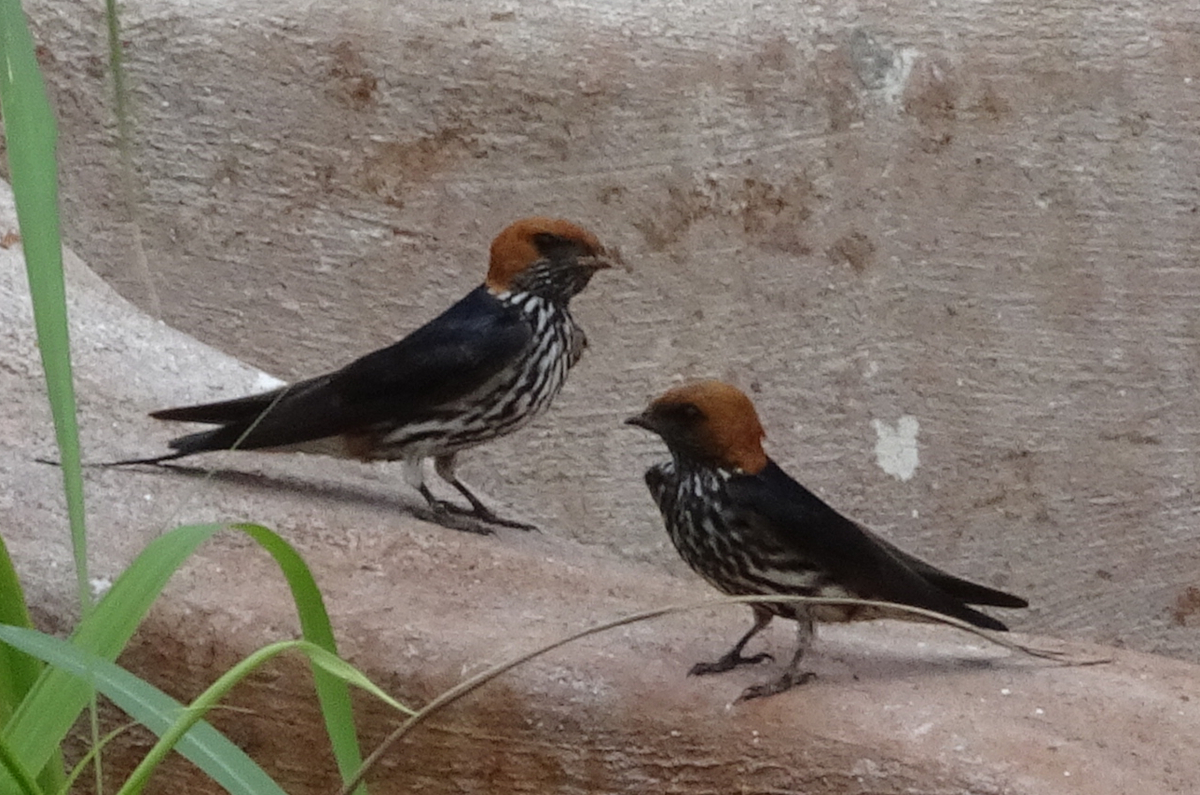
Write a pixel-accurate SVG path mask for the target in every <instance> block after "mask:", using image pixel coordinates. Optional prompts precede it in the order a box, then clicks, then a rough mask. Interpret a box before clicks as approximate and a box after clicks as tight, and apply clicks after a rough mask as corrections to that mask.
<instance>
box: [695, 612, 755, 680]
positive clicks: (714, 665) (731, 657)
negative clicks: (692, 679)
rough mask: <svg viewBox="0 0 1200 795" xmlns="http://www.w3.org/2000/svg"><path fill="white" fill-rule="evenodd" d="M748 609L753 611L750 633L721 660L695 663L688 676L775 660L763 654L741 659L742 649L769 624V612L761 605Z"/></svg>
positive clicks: (716, 672)
mask: <svg viewBox="0 0 1200 795" xmlns="http://www.w3.org/2000/svg"><path fill="white" fill-rule="evenodd" d="M750 609H751V610H753V611H754V626H752V627H750V631H749V632H747V633H746V634H745V635H743V636H742V639H741V640H739V641H738V642H737V645H736V646H734V647H733V648H732V649H730V650H729V651H727V652H725V655H724V656H723V657H721V659H719V660H716V661H715V662H707V663H704V662H702V663H696V664H695V665H693V666H692V670H690V671H688V676H705V675H707V674H720V673H724V672H725V671H732V670H733V669H734V668H737V667H738V666H739V665H756V664H758V663H760V662H763V661H764V660H773V659H775V658H774V657H772V656H771V655H769V654H767V653H766V652H765V651H764V652H759V653H758V654H755V655H754V656H752V657H743V656H742V649H744V648H746V644H747V643H748V642H749V641H750V639H751V638H753V637H754V636H755V635H757V634H758V633H759V632H761V631H762V630H763V628H764V627H766V626H767V624H770V623H771V617H772V614H771V611H770V610H768V609H766V608H765V607H763V606H762V605H750Z"/></svg>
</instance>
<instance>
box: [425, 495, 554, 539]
mask: <svg viewBox="0 0 1200 795" xmlns="http://www.w3.org/2000/svg"><path fill="white" fill-rule="evenodd" d="M430 507H432V508H433V511H434V513H437V514H442V515H445V516H464V517H469V518H472V519H477V520H479V521H480V522H482V523H484V524H492V525H497V526H499V527H512V528H514V529H516V530H537V529H538V528H537V525H532V524H529V523H528V522H518V521H516V520H515V519H505V518H504V517H502V516H497V515H496V514H495V513H493V512H492V511H491V510H489V509H487V508H464V507H462V506H461V505H455V504H454V503H452V502H449V501H447V500H435V501H434V502H432V503H430ZM491 532H492V531H491V530H485V531H484V533H485V534H490V533H491Z"/></svg>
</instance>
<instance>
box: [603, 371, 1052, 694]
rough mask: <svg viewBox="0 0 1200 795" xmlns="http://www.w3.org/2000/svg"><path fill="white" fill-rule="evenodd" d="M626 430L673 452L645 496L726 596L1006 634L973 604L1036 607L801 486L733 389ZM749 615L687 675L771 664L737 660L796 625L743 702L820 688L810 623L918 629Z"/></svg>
mask: <svg viewBox="0 0 1200 795" xmlns="http://www.w3.org/2000/svg"><path fill="white" fill-rule="evenodd" d="M626 423H628V424H630V425H634V426H638V427H641V428H645V429H646V430H649V431H652V432H653V433H655V434H658V435H659V436H660V437H662V440H663V441H664V442H665V443H666V445H667V448H668V449H669V451H670V453H671V460H669V461H665V462H662V463H658V464H655V465H654V466H651V467H650V468H649V469H648V470H647V471H646V473H645V480H646V485H647V487H648V488H649V490H650V494H651V496H652V497H653V498H654V501H655V503H657V505H658V508H659V511H660V512H661V513H662V518H663V523H664V524H665V525H666V529H667V534H668V535H669V536H670V537H671V541H672V542H673V543H674V545H675V549H676V550H678V552H679V554H680V556H681V557H682V558H683V559H684V560H685V561H686V562H687V563H688V565H690V566H691V568H692V569H693V570H694V571H695V572H696V573H698V574H699V575H700V576H701V577H703V578H704V579H705V580H706V581H708V583H709V584H710V585H712V586H714V587H716V588H717V589H718V590H720V591H722V592H724V593H726V594H729V595H731V596H745V595H762V596H772V595H776V594H789V595H798V596H823V597H841V598H858V599H870V600H876V601H884V602H892V603H898V604H901V605H910V606H913V607H919V608H924V609H926V610H931V611H934V612H936V613H940V614H942V615H945V616H951V617H953V618H957V619H961V620H963V621H966V622H968V623H970V624H973V625H974V626H977V627H981V628H984V629H990V630H997V631H1004V630H1007V629H1008V628H1007V627H1006V626H1005V625H1004V624H1003V623H1002V622H1001V621H999V620H997V619H995V618H992V617H991V616H989V615H986V614H985V613H982V612H980V611H978V610H975V609H974V608H973V607H971V606H970V605H989V606H994V607H1009V608H1021V607H1028V605H1029V603H1028V602H1027V601H1026V600H1025V599H1022V598H1021V597H1019V596H1014V595H1013V594H1009V593H1005V592H1004V591H999V590H996V589H993V588H989V587H987V586H984V585H978V584H976V583H973V582H970V581H968V580H964V579H961V578H959V577H956V576H954V575H953V574H949V573H948V572H945V571H942V570H941V569H939V568H937V567H935V566H933V565H932V564H930V563H926V562H925V561H923V560H921V559H919V558H917V557H915V556H913V555H910V554H908V553H907V552H904V551H903V550H901V549H899V548H898V547H896V546H895V545H893V544H891V543H890V542H888V541H887V540H885V539H883V538H881V537H880V536H878V535H876V534H875V533H873V532H871V531H870V530H869V529H867V528H866V527H864V526H863V525H862V524H859V523H858V522H856V521H854V520H852V519H848V518H846V517H845V516H843V515H842V514H840V513H839V512H838V511H836V510H835V509H834V508H832V507H830V506H829V505H828V504H826V503H825V502H824V501H823V500H821V498H820V497H818V496H817V495H815V494H813V493H812V492H811V491H809V490H808V489H806V488H805V487H804V486H802V485H800V484H799V483H797V482H796V481H795V480H793V479H792V478H791V477H790V476H789V475H788V474H787V473H786V472H784V471H783V470H782V469H781V468H780V467H779V465H778V464H776V463H775V462H774V461H772V460H771V459H770V458H769V457H768V456H767V454H766V452H765V451H764V449H763V440H764V439H765V437H766V433H765V431H764V430H763V427H762V424H761V423H760V422H759V419H758V413H757V412H756V411H755V409H754V404H753V403H752V402H751V400H750V398H749V397H747V396H746V394H745V393H744V392H742V391H741V390H740V389H738V388H737V387H735V386H732V385H730V384H727V383H724V382H721V381H711V380H710V381H699V382H695V383H690V384H685V385H683V386H679V387H676V388H674V389H671V390H669V391H667V392H665V393H663V394H662V395H660V396H659V397H657V398H655V399H654V400H652V401H651V402H650V404H649V405H648V406H647V407H646V409H645V410H644V411H642V412H641V413H639V414H636V415H634V416H632V417H630V418H628V419H627V420H626ZM751 609H752V610H753V611H754V625H753V626H752V627H751V628H750V631H749V632H747V633H746V634H745V635H744V636H743V637H742V638H741V640H739V641H738V642H737V643H736V644H735V645H734V647H733V648H732V649H730V650H729V652H727V653H726V654H725V655H724V656H722V657H721V658H720V659H718V660H716V661H715V662H702V663H697V664H696V665H695V666H693V667H692V669H691V671H690V672H689V673H690V674H691V675H697V676H699V675H705V674H715V673H721V672H723V671H728V670H731V669H733V668H736V667H737V666H740V665H751V664H757V663H761V662H763V661H765V660H769V659H771V657H770V655H769V654H766V653H759V654H755V655H748V656H747V655H743V653H742V652H743V650H744V649H745V647H746V644H747V643H748V642H749V641H750V639H751V638H753V637H754V636H755V635H757V634H758V633H759V632H761V631H762V630H763V629H764V628H765V627H766V626H767V625H768V624H769V623H770V622H771V620H772V618H774V617H775V616H779V617H781V618H787V619H792V620H794V621H795V622H796V627H797V648H796V651H795V653H794V655H793V657H792V660H791V662H790V664H789V665H788V666H787V668H786V670H785V671H784V673H783V675H782V676H780V677H779V678H778V679H777V680H775V681H773V682H767V683H764V684H760V685H754V686H752V687H749V688H747V689H746V690H745V692H743V693H742V694H741V696H740V698H739V699H738V700H739V701H744V700H747V699H752V698H761V697H764V696H770V695H774V694H777V693H782V692H784V691H786V690H789V689H791V688H793V687H796V686H798V685H802V684H804V683H805V682H807V681H809V680H811V679H813V678H814V677H815V674H813V673H812V672H810V671H804V670H801V667H800V665H801V660H802V659H803V657H804V654H805V652H806V651H808V649H809V647H810V646H811V644H812V642H813V640H814V639H815V631H816V627H815V624H814V622H815V621H818V620H819V621H823V622H841V621H854V620H864V619H870V618H909V619H912V615H911V614H904V613H901V612H900V611H889V610H883V609H878V608H869V607H866V606H857V605H856V606H843V605H830V606H824V605H822V606H814V605H805V604H801V603H797V602H791V603H787V602H780V603H754V604H752V605H751Z"/></svg>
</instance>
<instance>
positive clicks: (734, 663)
mask: <svg viewBox="0 0 1200 795" xmlns="http://www.w3.org/2000/svg"><path fill="white" fill-rule="evenodd" d="M774 659H775V658H774V657H772V656H771V655H769V654H767V653H766V652H765V651H764V652H760V653H758V654H755V655H753V656H751V657H743V656H742V655H741V653H740V652H737V651H731V652H729V653H728V654H726V655H725V656H724V657H722V658H721V659H719V660H717V661H715V662H707V663H703V662H702V663H696V664H695V665H693V666H692V670H690V671H688V676H707V675H708V674H721V673H725V672H726V671H732V670H733V669H734V668H737V667H738V666H739V665H758V664H759V663H760V662H766V661H767V660H772V661H773V660H774Z"/></svg>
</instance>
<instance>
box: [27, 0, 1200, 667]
mask: <svg viewBox="0 0 1200 795" xmlns="http://www.w3.org/2000/svg"><path fill="white" fill-rule="evenodd" d="M99 9H100V6H90V7H88V8H82V7H79V6H78V5H77V4H71V3H65V2H61V0H42V1H41V2H34V3H31V4H30V6H29V11H30V14H31V18H32V20H33V23H34V26H35V30H36V36H37V39H38V41H39V42H40V45H41V50H40V52H41V57H42V61H43V65H44V66H45V68H46V71H47V75H48V79H49V81H50V84H51V89H52V93H53V99H54V102H55V104H56V106H57V108H58V110H59V113H60V117H61V133H62V143H61V150H62V158H63V187H64V209H65V211H66V215H67V224H68V235H69V242H70V243H71V244H72V245H73V246H74V247H75V248H76V249H77V250H78V251H79V252H80V253H82V254H83V255H84V256H85V258H87V259H88V260H89V261H90V262H91V264H93V265H94V266H95V267H96V268H97V270H98V271H99V272H100V273H101V274H102V275H103V276H104V277H106V278H107V279H108V280H109V281H110V282H111V283H112V284H113V285H114V286H116V287H117V289H118V290H119V291H120V292H122V293H123V294H124V295H125V296H127V297H129V298H131V299H133V300H134V301H136V302H138V303H139V304H140V305H142V306H143V307H145V308H148V309H149V310H151V311H154V312H160V313H161V316H162V317H163V318H164V319H165V320H167V321H168V322H169V323H171V324H173V325H175V326H177V327H179V328H181V329H183V330H186V331H187V332H189V333H191V334H194V335H195V336H197V337H199V338H200V339H202V340H204V341H206V342H209V343H211V344H213V345H215V346H217V347H219V348H221V349H223V350H225V351H227V352H229V353H232V354H234V355H236V356H238V357H241V358H243V359H245V360H247V361H249V362H251V363H253V364H255V365H258V366H260V367H263V368H266V369H268V370H270V371H273V372H274V373H276V374H277V375H280V376H282V377H287V378H291V377H297V376H302V375H310V374H314V373H316V372H319V371H321V370H323V369H325V368H327V367H329V366H332V365H336V364H340V363H343V362H345V361H347V360H349V359H350V358H353V357H354V356H357V355H359V354H361V353H363V352H366V351H368V350H370V349H372V348H373V347H376V346H379V345H381V344H384V343H387V342H389V341H391V340H393V339H395V338H396V337H398V336H399V335H401V334H403V333H405V332H407V331H408V330H410V329H412V328H414V327H415V326H416V325H418V324H419V323H420V322H422V321H424V320H426V319H428V318H429V317H432V316H433V315H434V314H436V313H437V312H438V311H440V309H441V308H443V307H444V306H446V305H447V304H448V303H449V302H450V301H451V300H453V299H454V298H455V297H456V296H458V295H460V294H461V293H463V292H465V291H466V290H467V289H469V288H470V287H472V286H474V285H475V284H476V283H478V281H479V280H480V278H481V275H482V272H483V268H484V267H485V251H486V245H487V243H488V241H489V239H490V237H491V236H492V235H493V234H494V233H495V232H496V231H497V230H498V229H499V228H500V227H502V226H503V225H504V224H505V223H507V222H508V221H509V220H512V219H513V218H514V217H518V216H521V215H527V214H532V213H552V214H556V215H562V216H566V217H569V218H572V219H576V220H578V221H580V222H582V223H584V224H585V225H587V226H589V227H590V228H592V229H593V230H594V231H596V232H597V234H599V235H600V237H601V238H602V239H603V240H604V241H605V242H607V243H610V244H614V245H618V246H619V247H620V248H621V249H622V250H623V252H624V255H625V258H626V259H627V260H628V261H629V262H630V263H631V265H632V270H631V271H630V272H628V273H612V274H602V275H601V277H599V278H598V279H597V280H596V281H595V282H594V285H593V287H592V288H591V289H589V291H588V292H587V293H585V294H584V295H583V296H581V298H580V299H579V300H578V316H579V319H580V321H581V323H582V324H583V325H585V326H586V328H587V329H588V332H589V335H590V336H591V339H592V343H593V344H592V347H591V349H590V350H589V352H588V355H587V356H586V357H585V359H584V361H583V363H582V364H581V365H580V367H579V368H578V369H577V371H576V373H575V375H574V376H573V380H572V381H571V382H570V383H569V384H568V387H567V389H566V391H565V393H564V394H563V395H562V397H561V398H560V400H559V402H558V403H557V405H556V406H555V408H554V409H553V410H552V412H551V414H550V415H549V416H548V417H546V418H545V419H544V420H543V421H541V422H540V423H538V425H537V426H536V427H534V428H531V429H527V430H525V431H523V432H522V433H521V434H519V435H517V436H515V437H513V438H511V439H510V440H507V441H504V442H502V443H498V444H495V445H493V446H491V447H490V448H487V449H485V450H481V451H479V452H478V453H476V454H472V455H469V456H468V461H467V465H466V466H465V467H464V472H465V475H466V477H467V479H468V480H470V481H473V482H475V483H478V484H480V485H481V486H483V487H484V489H485V490H486V491H488V492H489V493H490V494H492V495H493V496H494V497H495V498H497V499H498V500H500V501H501V502H502V503H505V504H507V505H509V506H511V510H513V511H515V512H518V513H520V514H522V515H524V516H527V517H529V518H531V519H533V520H535V521H537V522H539V523H541V524H542V525H543V526H545V527H547V528H548V531H549V532H550V533H553V534H556V535H564V536H571V537H575V538H577V539H580V540H584V541H587V542H591V543H597V544H605V545H609V546H611V547H612V548H614V549H617V550H619V551H621V553H622V554H624V555H627V556H630V557H634V558H638V559H642V560H647V561H652V562H654V563H656V564H659V565H661V566H664V567H667V568H669V569H671V570H674V571H682V566H681V564H679V563H678V561H676V560H675V556H674V553H673V551H671V550H670V549H669V547H668V546H667V542H666V538H665V535H664V534H663V532H662V530H661V527H660V526H659V524H658V522H657V518H656V516H655V514H654V512H653V508H652V507H651V504H650V501H649V498H648V497H647V496H646V495H645V494H644V491H643V486H642V484H641V479H640V469H641V468H642V466H643V465H644V464H646V463H648V462H649V461H651V460H653V459H655V458H657V457H659V456H660V455H661V448H660V446H659V445H658V444H657V443H656V442H655V441H654V440H652V439H650V438H647V437H645V436H643V435H639V434H638V433H637V432H636V431H635V430H632V429H625V428H622V427H621V426H620V424H619V422H620V419H621V418H623V417H624V416H626V415H627V414H629V413H631V412H632V411H634V410H635V409H637V408H639V407H640V406H641V405H642V404H643V403H644V402H645V400H646V399H647V398H648V397H650V396H651V395H653V394H655V393H656V392H658V391H660V390H661V389H663V388H664V387H666V386H668V385H670V384H672V383H674V381H675V379H677V378H679V377H689V378H690V377H698V376H717V377H722V378H727V379H731V380H733V381H735V382H737V383H738V384H740V385H741V386H743V387H744V388H746V389H748V390H750V391H751V392H752V393H753V394H754V397H755V399H756V400H757V402H758V405H759V408H760V411H761V413H762V415H763V420H764V423H765V425H766V426H767V430H768V433H769V441H770V452H771V453H772V455H773V456H774V457H775V458H776V459H777V460H779V461H780V463H781V464H782V465H784V466H785V468H787V469H788V470H789V471H791V472H792V473H793V474H795V475H796V476H797V477H799V478H800V479H801V480H802V481H804V482H805V483H807V484H808V485H810V486H811V487H813V488H814V489H816V490H817V491H818V492H819V493H821V494H823V495H825V496H826V497H827V498H828V499H829V500H830V501H831V502H833V504H835V505H836V506H838V507H840V508H842V509H844V510H846V511H847V512H849V513H850V514H851V515H853V516H856V517H857V518H860V519H862V520H864V521H866V522H868V523H870V524H872V525H874V526H876V527H878V528H880V529H881V530H882V531H883V532H885V533H887V534H888V535H889V537H891V538H892V539H894V540H896V541H897V542H899V543H901V544H902V545H903V546H905V547H907V548H910V549H912V550H913V551H916V552H919V553H922V554H925V555H928V556H930V557H933V558H934V559H936V560H937V561H938V562H939V563H942V564H944V565H946V566H948V567H950V568H953V569H954V570H956V571H959V572H961V573H964V574H967V575H970V576H973V577H975V578H977V579H981V580H984V581H986V582H989V583H992V584H995V585H999V586H1002V587H1005V588H1009V589H1012V590H1014V591H1017V592H1019V593H1022V594H1025V595H1027V596H1028V597H1029V598H1030V600H1031V602H1033V604H1034V607H1033V609H1032V610H1031V611H1029V613H1028V617H1027V618H1023V619H1021V620H1020V621H1019V624H1020V626H1022V627H1023V628H1026V629H1030V630H1037V631H1044V632H1054V633H1059V634H1063V635H1067V636H1073V637H1078V638H1085V639H1098V640H1102V641H1106V642H1111V643H1117V644H1127V645H1129V646H1132V647H1135V648H1138V649H1142V650H1149V651H1158V652H1164V653H1168V654H1173V655H1178V656H1182V657H1187V658H1191V659H1193V660H1195V659H1200V642H1198V641H1197V635H1196V626H1197V623H1198V622H1200V617H1198V616H1196V615H1195V612H1196V611H1197V610H1200V597H1197V596H1196V594H1197V591H1196V589H1197V588H1198V587H1200V574H1198V570H1200V544H1198V543H1197V529H1196V525H1197V522H1196V513H1197V502H1196V496H1195V492H1196V489H1197V474H1198V472H1197V465H1196V460H1197V451H1198V448H1200V409H1198V407H1197V404H1196V401H1195V391H1196V389H1195V388H1196V382H1197V368H1198V367H1200V326H1198V324H1200V321H1198V320H1197V312H1196V304H1197V299H1198V293H1200V279H1198V278H1197V275H1198V274H1197V269H1196V265H1195V261H1194V255H1193V249H1194V247H1195V242H1196V240H1197V237H1198V234H1200V226H1198V223H1200V215H1198V211H1197V207H1198V206H1200V173H1198V171H1200V159H1198V158H1197V154H1196V153H1197V151H1198V149H1197V134H1198V132H1200V102H1198V101H1197V91H1198V89H1200V44H1198V43H1197V42H1200V28H1198V27H1197V23H1196V21H1195V15H1194V8H1192V7H1191V4H1190V3H1189V2H1185V1H1183V0H1174V1H1172V2H1161V3H1146V2H1138V1H1136V0H1126V1H1125V2H1098V0H1064V1H1063V2H1060V3H1056V4H1052V5H1049V6H1045V5H1043V4H1037V3H1021V2H1011V1H1010V0H1004V1H1003V2H994V3H986V4H985V3H966V4H957V3H939V2H928V1H927V0H899V1H898V2H893V3H889V4H886V7H883V6H882V5H881V4H869V3H863V4H857V3H825V4H820V3H805V4H800V3H778V4H770V3H755V4H753V6H752V7H751V6H749V5H747V4H723V3H711V4H705V3H691V2H672V0H652V2H626V3H621V2H605V3H599V2H594V3H591V2H578V3H569V2H563V1H562V0H540V1H539V2H529V3H520V4H517V3H510V2H482V3H473V4H470V5H464V4H459V3H432V2H421V3H418V2H406V3H403V4H397V3H392V2H377V1H376V0H366V2H359V3H356V4H353V5H352V6H343V5H342V4H334V3H329V4H308V5H305V4H293V3H285V2H276V3H272V2H261V1H260V2H257V3H251V4H237V5H236V6H230V5H229V4H223V3H221V4H219V3H201V2H175V3H162V2H158V3H127V4H126V5H125V10H126V16H125V26H126V27H125V31H124V34H123V36H124V39H125V42H126V50H125V52H126V56H127V58H128V65H129V70H130V79H131V89H132V90H131V100H132V106H133V107H132V119H133V122H134V127H133V148H132V151H131V156H132V162H133V166H134V170H133V172H132V173H127V172H123V170H122V168H121V159H120V157H119V155H118V152H117V149H116V148H115V146H114V141H115V126H114V122H113V116H112V112H111V102H110V100H109V89H108V86H107V83H106V82H105V78H104V63H105V59H106V57H107V56H106V53H105V48H104V42H103V24H102V20H101V18H100V17H99ZM127 199H131V200H132V201H127ZM177 397H178V399H180V400H186V399H189V398H190V397H193V396H192V395H191V394H189V393H186V392H181V393H180V394H178V395H177ZM153 401H154V399H152V398H147V400H146V403H145V405H133V403H136V401H131V402H130V403H129V404H126V407H127V409H128V413H127V414H123V415H121V416H115V417H112V418H111V421H112V422H113V423H114V424H115V425H116V426H121V427H127V428H128V448H127V449H121V450H118V451H114V452H117V453H118V454H120V453H139V452H153V450H149V451H147V450H144V449H143V448H142V447H141V446H140V445H143V444H145V440H146V438H147V429H151V430H153V432H154V433H156V434H158V435H157V436H155V437H154V438H155V439H165V438H167V437H168V436H169V434H170V429H165V428H164V429H157V428H152V426H151V425H150V422H151V421H149V420H147V419H145V418H144V417H143V416H142V412H144V411H146V410H149V409H152V408H156V407H158V404H157V403H155V402H153ZM85 430H86V429H85ZM914 443H915V450H916V452H917V456H918V457H917V461H916V465H915V468H914V467H913V466H912V463H913V462H912V459H911V452H912V450H913V445H914ZM889 445H890V448H889ZM889 449H890V450H891V451H890V452H889ZM897 451H899V453H900V454H899V455H897V454H896V453H897ZM906 453H907V455H908V457H907V459H906V457H905V454H906ZM247 466H251V467H252V466H255V464H253V463H248V464H247ZM336 472H337V470H336V468H334V469H330V470H329V471H328V475H327V476H328V477H329V478H332V479H336V477H337V474H336ZM392 482H393V476H392V475H388V476H386V477H385V478H384V479H383V480H381V481H379V483H378V488H379V489H380V491H381V492H383V491H387V490H390V489H391V488H392ZM394 482H395V484H396V486H395V487H396V489H402V488H403V486H402V485H401V482H400V477H399V473H398V472H395V474H394ZM180 518H183V519H186V518H188V517H186V516H184V517H180ZM256 518H260V519H262V520H263V521H265V522H268V523H270V522H271V521H272V519H273V518H274V517H272V516H261V517H256ZM298 532H303V528H301V529H300V530H298Z"/></svg>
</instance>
